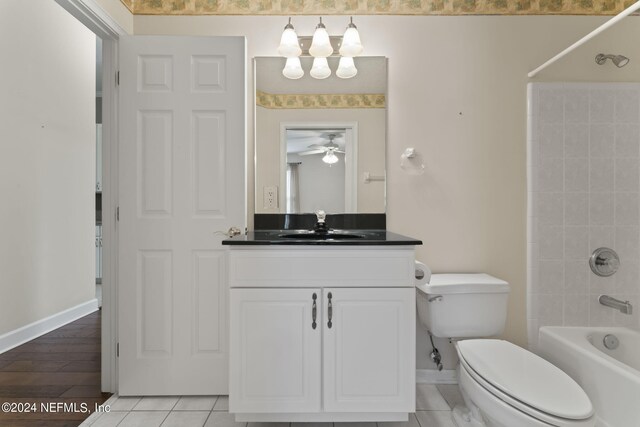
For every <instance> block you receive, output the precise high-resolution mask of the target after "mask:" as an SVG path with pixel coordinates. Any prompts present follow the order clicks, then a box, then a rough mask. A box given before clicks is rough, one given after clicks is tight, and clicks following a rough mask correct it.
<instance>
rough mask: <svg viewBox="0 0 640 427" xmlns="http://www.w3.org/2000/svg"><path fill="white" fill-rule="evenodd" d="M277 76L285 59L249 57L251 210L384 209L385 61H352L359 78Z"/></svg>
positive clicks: (305, 62) (305, 63)
mask: <svg viewBox="0 0 640 427" xmlns="http://www.w3.org/2000/svg"><path fill="white" fill-rule="evenodd" d="M300 59H301V63H302V68H303V70H305V75H304V76H303V77H302V78H300V79H297V80H291V79H287V78H286V77H284V76H283V75H282V69H283V67H284V64H285V61H286V60H285V58H280V57H258V58H255V59H254V76H255V91H256V97H255V99H256V105H255V161H256V162H255V167H256V170H255V178H256V182H255V192H256V197H255V198H256V200H255V206H256V209H255V210H256V213H312V212H314V211H316V210H319V209H322V210H324V211H326V212H327V213H331V214H339V213H384V212H385V192H386V185H385V153H386V133H387V130H386V122H387V110H386V99H387V95H386V94H387V59H386V58H384V57H357V58H355V65H356V67H357V69H358V74H357V75H356V76H355V77H353V78H350V79H340V78H338V77H336V76H335V70H336V68H337V66H338V60H339V58H328V60H329V67H330V68H331V69H332V70H333V73H332V75H331V76H330V77H328V78H326V79H322V80H317V79H314V78H312V77H311V76H309V70H310V69H311V65H312V60H313V58H310V57H302V58H300Z"/></svg>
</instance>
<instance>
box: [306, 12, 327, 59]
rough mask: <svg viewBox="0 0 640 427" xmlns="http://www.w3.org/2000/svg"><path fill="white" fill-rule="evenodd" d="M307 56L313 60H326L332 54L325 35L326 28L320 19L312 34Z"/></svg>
mask: <svg viewBox="0 0 640 427" xmlns="http://www.w3.org/2000/svg"><path fill="white" fill-rule="evenodd" d="M309 54H310V55H311V56H313V57H314V58H326V57H327V56H330V55H332V54H333V46H331V41H330V40H329V33H327V27H325V26H324V24H323V23H322V18H320V23H319V24H318V25H317V26H316V31H315V32H314V33H313V41H312V42H311V47H310V48H309Z"/></svg>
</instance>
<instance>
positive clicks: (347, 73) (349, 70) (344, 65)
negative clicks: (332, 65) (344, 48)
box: [336, 56, 358, 79]
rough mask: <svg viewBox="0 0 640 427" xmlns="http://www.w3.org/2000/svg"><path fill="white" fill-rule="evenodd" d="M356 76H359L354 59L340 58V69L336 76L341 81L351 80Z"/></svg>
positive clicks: (348, 57)
mask: <svg viewBox="0 0 640 427" xmlns="http://www.w3.org/2000/svg"><path fill="white" fill-rule="evenodd" d="M356 74H358V69H357V68H356V64H354V63H353V58H352V57H350V56H342V57H340V62H339V63H338V69H337V70H336V76H338V77H340V78H341V79H350V78H351V77H354V76H355V75H356Z"/></svg>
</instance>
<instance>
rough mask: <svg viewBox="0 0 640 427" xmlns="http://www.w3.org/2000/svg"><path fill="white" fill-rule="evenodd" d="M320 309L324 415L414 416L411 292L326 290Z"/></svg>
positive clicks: (413, 351) (353, 289) (413, 314)
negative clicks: (352, 413)
mask: <svg viewBox="0 0 640 427" xmlns="http://www.w3.org/2000/svg"><path fill="white" fill-rule="evenodd" d="M323 303H324V307H325V309H324V315H325V318H324V322H323V324H322V329H323V334H324V351H323V355H324V374H323V379H324V410H325V411H327V412H414V410H415V369H416V366H415V304H416V303H415V289H414V288H395V289H392V288H368V289H367V288H358V289H356V288H331V289H328V288H325V289H324V291H323ZM329 314H331V319H329Z"/></svg>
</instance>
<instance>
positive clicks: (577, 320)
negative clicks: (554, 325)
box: [563, 294, 589, 326]
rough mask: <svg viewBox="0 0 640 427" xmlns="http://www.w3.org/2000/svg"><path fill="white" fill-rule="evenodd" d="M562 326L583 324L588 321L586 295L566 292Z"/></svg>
mask: <svg viewBox="0 0 640 427" xmlns="http://www.w3.org/2000/svg"><path fill="white" fill-rule="evenodd" d="M563 314H564V319H563V324H564V326H584V325H586V324H587V323H588V322H589V300H588V296H587V295H573V294H566V295H565V298H564V308H563Z"/></svg>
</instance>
